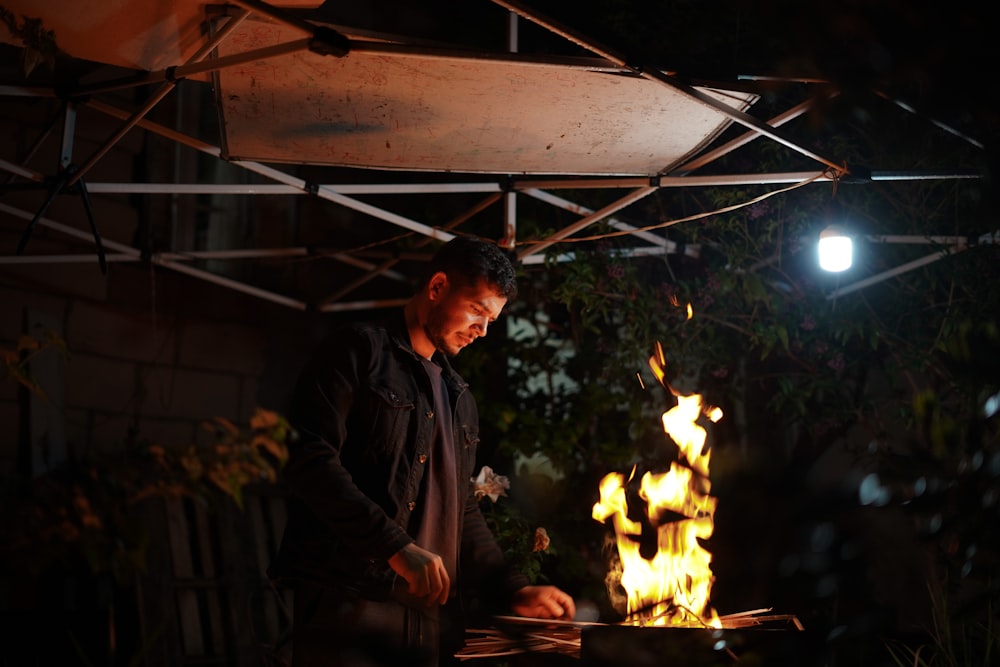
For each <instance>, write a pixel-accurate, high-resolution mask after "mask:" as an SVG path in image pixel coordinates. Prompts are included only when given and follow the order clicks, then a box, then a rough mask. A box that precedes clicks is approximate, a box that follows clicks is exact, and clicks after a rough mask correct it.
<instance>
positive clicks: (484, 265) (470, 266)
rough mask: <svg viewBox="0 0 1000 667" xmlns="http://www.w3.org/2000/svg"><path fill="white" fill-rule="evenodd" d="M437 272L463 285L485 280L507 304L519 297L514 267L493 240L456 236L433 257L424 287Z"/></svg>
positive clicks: (428, 267)
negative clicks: (441, 272)
mask: <svg viewBox="0 0 1000 667" xmlns="http://www.w3.org/2000/svg"><path fill="white" fill-rule="evenodd" d="M438 271H443V272H444V273H445V274H447V275H448V278H449V280H454V281H457V282H458V283H461V284H464V285H475V284H477V283H478V282H479V281H480V280H486V281H488V282H489V283H490V284H491V285H493V286H495V287H496V289H497V293H498V294H500V295H501V296H503V297H505V298H506V299H507V300H508V301H509V300H510V299H513V298H514V297H515V296H517V281H516V279H515V277H514V266H513V265H512V264H511V263H510V259H508V258H507V255H506V254H505V253H504V251H503V250H502V249H501V248H500V246H498V245H497V244H496V243H494V242H493V241H488V240H486V239H481V238H478V237H475V236H456V237H455V238H453V239H452V240H451V241H448V242H447V243H445V244H444V245H443V246H441V247H440V248H439V249H438V251H437V252H436V253H435V254H434V257H433V258H432V259H431V261H430V264H429V265H428V266H427V272H426V274H425V275H424V280H423V284H426V283H427V281H428V280H430V277H431V276H433V275H434V274H435V273H437V272H438Z"/></svg>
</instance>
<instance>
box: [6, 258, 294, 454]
mask: <svg viewBox="0 0 1000 667" xmlns="http://www.w3.org/2000/svg"><path fill="white" fill-rule="evenodd" d="M0 304H2V305H0V321H2V322H3V325H2V327H0V346H3V347H4V348H8V349H12V348H14V347H16V345H17V340H18V337H19V336H20V335H21V334H22V333H33V334H35V335H36V336H42V335H43V333H44V331H46V330H52V331H53V332H54V333H55V334H57V335H58V336H59V337H61V338H62V340H64V341H65V344H66V347H67V351H68V354H67V356H66V357H65V358H64V359H63V358H62V357H61V355H60V354H59V352H58V351H57V350H56V349H48V350H45V351H43V352H41V353H40V354H39V356H38V357H37V359H39V360H40V359H42V357H43V356H46V357H49V358H51V359H56V358H59V359H60V362H59V364H58V365H57V367H56V369H55V370H50V371H48V372H46V373H43V374H42V375H41V376H40V377H39V378H38V381H39V382H40V384H41V385H42V387H43V389H44V390H45V391H46V392H47V394H49V396H48V398H49V402H50V403H52V404H54V407H55V411H54V412H51V413H50V414H49V418H50V419H61V420H62V422H63V423H62V425H61V426H62V428H61V432H62V433H64V435H65V440H66V446H67V447H68V448H70V449H71V450H72V451H74V452H75V453H76V454H78V455H87V454H101V453H114V452H116V451H120V450H121V448H123V447H126V446H127V444H128V443H129V441H130V440H134V439H136V438H138V439H146V440H149V441H153V442H157V443H162V444H185V443H188V442H195V441H197V438H198V433H199V430H200V424H201V423H202V422H203V421H205V420H210V419H212V418H214V417H224V418H226V419H229V420H231V421H233V422H235V423H237V424H240V425H242V424H247V423H248V421H249V418H250V416H251V415H252V414H253V411H254V409H255V408H256V407H258V406H260V407H265V408H268V409H273V410H278V411H279V412H281V411H283V409H284V406H283V405H281V404H280V403H282V402H283V401H282V396H283V394H284V393H285V392H287V391H289V390H290V387H291V384H292V382H293V381H294V374H295V372H297V370H298V369H297V366H298V365H300V364H298V363H297V362H293V361H290V360H289V358H288V356H287V355H289V354H291V355H292V356H294V355H295V354H297V353H298V351H299V350H301V349H302V346H301V345H298V344H296V343H294V342H288V343H285V342H283V341H280V340H275V334H274V331H273V330H271V329H268V328H265V327H259V326H255V325H254V324H253V323H239V322H233V321H225V320H222V321H211V320H208V319H203V318H199V317H197V316H192V315H182V314H168V313H163V312H157V311H156V309H150V308H126V307H122V306H119V305H114V304H112V303H109V302H107V301H98V300H95V299H92V298H88V297H85V296H78V295H74V294H66V293H62V294H59V293H53V292H49V291H45V290H40V289H32V288H30V287H25V286H23V285H10V284H4V283H3V280H2V278H0ZM289 335H290V336H294V335H295V334H294V332H291V333H289ZM278 336H279V338H280V337H281V336H282V334H280V333H279V334H278ZM275 355H277V356H275ZM269 356H270V357H271V358H268V357H269ZM282 357H285V358H282ZM36 365H37V364H35V363H33V364H32V367H35V366H36ZM265 375H266V377H267V378H268V380H267V382H268V386H267V387H262V386H261V378H262V377H263V376H265ZM25 401H32V403H31V404H32V406H36V405H37V403H38V402H39V401H38V399H37V397H34V398H32V396H30V395H28V393H27V392H25V391H24V390H22V389H20V388H19V386H18V385H17V383H16V382H14V381H13V379H11V378H9V377H7V378H5V379H4V380H3V381H2V382H0V428H2V429H3V430H2V432H3V433H4V434H5V436H4V438H3V441H2V444H0V470H4V471H9V470H12V469H13V468H14V466H15V465H17V457H18V455H19V452H18V443H22V446H23V443H24V442H25V440H26V439H30V440H31V442H30V445H29V446H31V447H37V446H41V443H40V442H39V438H42V437H43V436H44V433H43V432H42V430H41V429H40V427H38V426H37V425H36V427H35V428H34V431H35V432H33V433H31V432H28V433H26V432H25V430H26V429H27V430H29V431H30V430H32V428H31V426H30V425H29V424H28V423H26V422H25V420H24V419H22V415H23V414H24V410H25V409H27V405H26V403H25ZM265 403H266V404H265ZM22 455H23V452H22Z"/></svg>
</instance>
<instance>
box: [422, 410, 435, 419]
mask: <svg viewBox="0 0 1000 667" xmlns="http://www.w3.org/2000/svg"><path fill="white" fill-rule="evenodd" d="M424 416H425V417H427V418H428V419H433V418H434V411H433V410H428V411H427V412H425V413H424Z"/></svg>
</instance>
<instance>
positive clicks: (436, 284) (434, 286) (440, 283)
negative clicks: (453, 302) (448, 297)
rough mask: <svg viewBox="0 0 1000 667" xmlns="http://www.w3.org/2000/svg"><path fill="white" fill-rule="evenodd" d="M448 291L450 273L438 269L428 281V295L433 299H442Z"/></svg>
mask: <svg viewBox="0 0 1000 667" xmlns="http://www.w3.org/2000/svg"><path fill="white" fill-rule="evenodd" d="M447 291H448V275H447V274H446V273H445V272H444V271H438V272H437V273H435V274H434V275H433V276H431V279H430V280H428V281H427V296H428V298H429V299H430V300H431V301H436V300H438V299H440V298H441V297H443V296H444V295H445V293H446V292H447Z"/></svg>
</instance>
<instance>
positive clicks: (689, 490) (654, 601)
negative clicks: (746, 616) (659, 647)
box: [593, 348, 722, 628]
mask: <svg viewBox="0 0 1000 667" xmlns="http://www.w3.org/2000/svg"><path fill="white" fill-rule="evenodd" d="M658 352H659V354H658V355H657V356H655V357H653V358H652V359H650V367H651V368H652V369H653V373H654V375H656V377H657V379H658V380H659V381H660V382H661V383H663V384H664V386H667V385H666V383H665V382H664V380H663V378H664V375H665V373H664V372H663V365H664V364H663V354H662V350H660V349H659V348H658ZM671 391H673V390H671ZM675 395H676V393H675ZM703 413H704V414H705V415H706V416H707V417H708V418H709V419H710V420H711V421H713V422H717V421H718V420H719V419H721V418H722V411H721V410H720V409H719V408H712V409H710V410H706V409H704V408H703V406H702V399H701V396H700V395H698V394H694V395H691V396H680V395H677V405H676V406H674V407H673V408H671V409H670V410H668V411H667V412H665V413H664V414H663V417H662V419H663V429H664V431H665V432H666V433H667V434H668V435H669V436H670V437H671V439H673V441H674V442H675V443H676V444H677V446H678V449H679V452H680V456H679V460H678V461H673V462H671V464H670V470H669V471H668V472H665V473H652V472H646V473H645V474H644V475H643V476H642V479H641V481H640V487H639V497H640V498H641V499H642V500H643V501H645V503H646V510H645V518H646V522H645V525H644V522H640V521H636V520H634V519H632V518H630V517H629V515H628V501H627V497H626V496H627V493H626V487H627V485H628V483H629V482H631V481H632V478H633V476H634V475H635V469H634V468H633V470H632V473H631V474H630V475H629V478H628V480H626V479H625V476H624V475H622V474H620V473H611V474H609V475H607V476H605V477H604V479H603V480H601V483H600V501H598V502H597V503H596V504H595V505H594V508H593V517H594V519H596V520H598V521H602V522H603V521H606V520H607V519H608V518H611V517H613V523H614V528H615V535H616V541H617V546H618V556H619V559H620V561H621V568H622V571H621V582H620V583H621V586H622V588H623V589H624V590H625V592H626V594H627V596H628V602H627V615H628V618H629V620H630V621H631V622H634V623H637V624H641V625H678V626H709V627H715V628H719V627H722V625H721V622H720V620H719V616H718V614H717V613H716V612H715V610H714V609H712V607H711V606H710V594H711V589H712V582H713V575H712V569H711V562H712V556H711V554H710V553H709V552H708V551H707V550H706V549H705V548H704V547H703V546H702V545H701V544H700V543H699V541H698V540H699V539H702V540H704V539H707V538H709V537H711V535H712V531H713V529H714V515H715V506H716V499H715V498H713V497H712V496H711V495H709V492H710V490H711V482H710V481H709V476H708V472H709V458H710V452H709V450H707V449H706V448H705V439H706V432H705V429H704V428H702V427H701V426H700V425H698V424H697V423H696V422H697V420H698V418H699V416H700V415H702V414H703ZM644 528H645V529H647V530H652V531H655V535H654V536H646V535H644ZM652 537H655V552H654V553H652V554H650V553H648V552H649V546H648V545H649V543H650V542H651V541H652V539H651V538H652ZM644 544H645V545H647V546H646V548H644ZM643 551H646V552H647V553H645V554H644V553H642V552H643Z"/></svg>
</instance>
